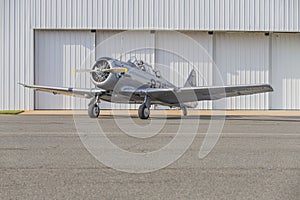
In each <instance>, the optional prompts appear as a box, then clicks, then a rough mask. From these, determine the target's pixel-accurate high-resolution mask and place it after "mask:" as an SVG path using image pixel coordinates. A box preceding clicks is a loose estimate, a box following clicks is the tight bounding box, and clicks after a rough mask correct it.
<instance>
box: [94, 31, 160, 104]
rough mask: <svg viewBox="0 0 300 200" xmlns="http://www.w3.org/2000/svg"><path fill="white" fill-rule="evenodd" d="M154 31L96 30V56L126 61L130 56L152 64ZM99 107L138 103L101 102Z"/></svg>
mask: <svg viewBox="0 0 300 200" xmlns="http://www.w3.org/2000/svg"><path fill="white" fill-rule="evenodd" d="M154 45H155V33H154V32H151V31H107V30H105V31H97V34H96V48H95V51H96V53H95V54H96V58H97V59H98V58H101V57H112V58H116V59H119V60H121V61H125V62H126V61H128V60H129V59H130V58H131V57H132V56H135V57H136V58H137V59H138V60H143V61H145V62H147V63H148V64H150V65H153V64H154V53H155V51H154ZM101 108H104V109H108V108H112V109H137V108H138V105H135V104H132V105H128V104H115V103H113V104H110V103H106V102H102V103H101Z"/></svg>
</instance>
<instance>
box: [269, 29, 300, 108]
mask: <svg viewBox="0 0 300 200" xmlns="http://www.w3.org/2000/svg"><path fill="white" fill-rule="evenodd" d="M272 41H273V43H272V57H273V61H272V85H273V87H274V93H273V94H272V106H271V108H272V109H300V34H274V35H273V37H272Z"/></svg>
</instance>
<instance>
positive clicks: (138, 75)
mask: <svg viewBox="0 0 300 200" xmlns="http://www.w3.org/2000/svg"><path fill="white" fill-rule="evenodd" d="M97 63H102V65H103V66H104V65H105V68H126V69H127V70H126V71H127V72H126V73H120V74H119V73H109V74H107V73H106V74H104V73H99V74H97V73H95V72H93V73H95V74H93V73H92V82H93V83H94V84H95V86H96V87H98V88H101V89H104V90H107V91H108V93H107V94H104V95H102V96H101V97H100V99H102V100H104V101H109V102H114V103H141V102H143V100H144V97H143V96H138V95H132V96H130V97H129V96H124V95H121V94H120V93H119V92H118V91H121V90H122V89H124V88H127V89H132V90H136V89H139V88H143V89H145V88H176V87H175V86H174V85H173V84H171V83H170V82H168V81H167V80H165V79H164V78H162V77H161V76H160V74H159V71H157V70H154V69H153V68H152V67H151V66H150V65H148V64H146V63H143V62H142V61H137V60H135V61H128V62H122V61H119V60H116V59H112V58H100V59H99V60H98V61H97ZM97 63H96V64H95V65H94V67H93V69H95V66H96V65H97ZM103 63H105V64H103ZM95 76H105V79H104V78H102V79H103V81H102V82H99V80H102V79H101V78H98V79H97V78H95ZM95 79H96V80H95ZM97 80H98V82H97ZM152 102H153V103H156V104H162V105H166V104H165V103H164V102H161V101H159V100H157V99H152Z"/></svg>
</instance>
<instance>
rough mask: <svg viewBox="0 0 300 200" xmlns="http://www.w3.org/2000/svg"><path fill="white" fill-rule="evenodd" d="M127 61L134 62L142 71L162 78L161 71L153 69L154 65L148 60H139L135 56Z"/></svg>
mask: <svg viewBox="0 0 300 200" xmlns="http://www.w3.org/2000/svg"><path fill="white" fill-rule="evenodd" d="M127 62H130V63H132V64H134V65H135V66H136V67H137V68H139V69H140V70H142V71H145V72H147V73H149V74H152V75H154V76H156V77H158V78H160V72H159V71H158V70H155V69H153V67H152V66H151V65H149V64H148V63H146V62H144V61H142V60H138V59H137V58H136V57H135V56H133V57H131V58H130V59H129V60H128V61H127Z"/></svg>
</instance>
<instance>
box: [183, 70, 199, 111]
mask: <svg viewBox="0 0 300 200" xmlns="http://www.w3.org/2000/svg"><path fill="white" fill-rule="evenodd" d="M195 86H197V79H196V72H195V70H194V69H193V70H192V71H191V73H190V75H189V77H188V78H187V80H186V82H185V84H184V87H195ZM183 105H184V106H185V107H187V108H196V107H197V106H198V102H197V101H195V102H186V103H184V104H183Z"/></svg>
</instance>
